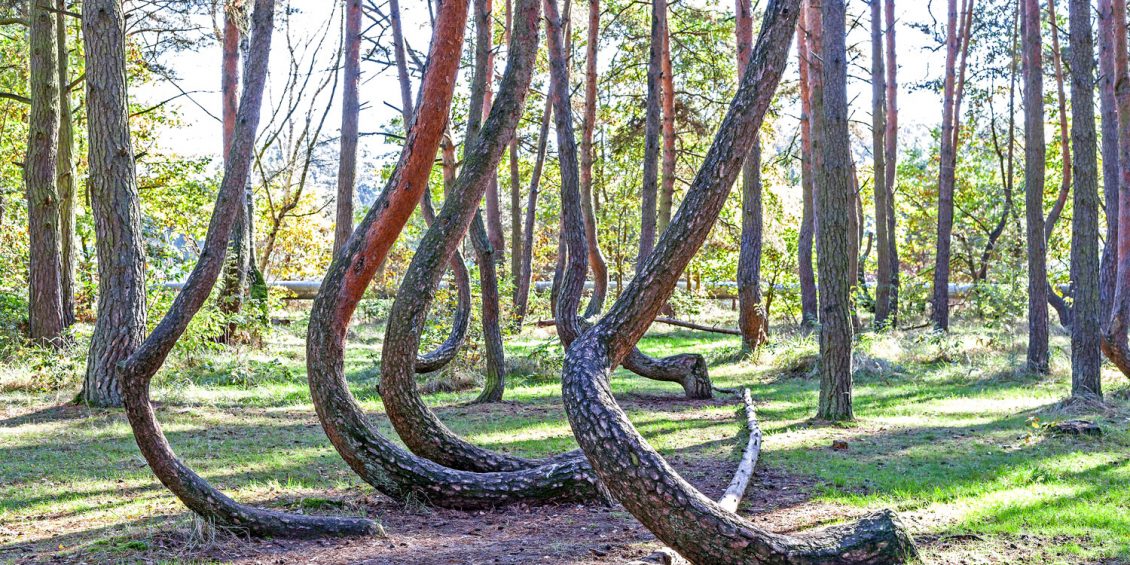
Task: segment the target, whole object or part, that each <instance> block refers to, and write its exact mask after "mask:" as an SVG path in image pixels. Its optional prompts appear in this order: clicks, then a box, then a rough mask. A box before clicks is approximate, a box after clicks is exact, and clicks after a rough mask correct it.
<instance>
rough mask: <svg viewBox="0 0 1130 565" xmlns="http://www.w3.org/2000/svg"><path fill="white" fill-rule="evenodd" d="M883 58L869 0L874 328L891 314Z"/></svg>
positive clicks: (876, 1) (879, 19)
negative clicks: (872, 156)
mask: <svg viewBox="0 0 1130 565" xmlns="http://www.w3.org/2000/svg"><path fill="white" fill-rule="evenodd" d="M886 71H887V69H886V65H885V64H884V61H883V7H882V4H881V0H871V153H872V154H873V155H874V160H873V161H872V171H873V176H874V182H872V185H873V186H874V187H875V260H876V261H875V262H876V264H877V270H876V274H875V327H876V328H886V327H890V315H891V281H892V275H891V271H892V268H891V257H890V255H891V242H890V240H889V238H890V237H891V236H890V234H889V232H888V229H889V228H890V222H889V221H888V220H887V212H888V210H889V209H890V207H891V206H890V205H889V204H888V202H887V200H888V199H889V198H890V196H889V195H888V193H887V191H888V190H889V189H890V185H889V183H887V162H886V158H887V154H886V142H887V114H886V112H887V84H886Z"/></svg>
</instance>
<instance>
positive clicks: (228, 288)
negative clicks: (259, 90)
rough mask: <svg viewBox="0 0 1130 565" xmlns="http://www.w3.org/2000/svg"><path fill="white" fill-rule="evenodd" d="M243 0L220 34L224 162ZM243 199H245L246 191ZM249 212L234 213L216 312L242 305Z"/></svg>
mask: <svg viewBox="0 0 1130 565" xmlns="http://www.w3.org/2000/svg"><path fill="white" fill-rule="evenodd" d="M242 11H243V3H242V2H231V3H228V4H225V5H224V37H223V49H222V54H221V57H222V58H221V64H220V93H221V98H222V100H223V104H222V106H223V107H222V125H223V137H222V139H223V155H224V164H225V167H226V165H227V162H228V160H229V159H230V158H231V155H230V154H231V146H232V139H233V138H234V136H235V121H236V114H237V112H238V109H239V47H240V41H241V37H240V35H241V32H240V27H241V26H240V20H241V19H243V14H242V13H241V12H242ZM243 198H244V199H247V198H248V195H247V191H244V193H243ZM250 219H251V218H250V215H249V213H248V208H247V205H246V202H245V203H244V205H243V206H242V207H241V209H240V210H239V211H238V212H236V217H235V223H234V224H233V225H232V234H231V242H230V244H229V247H228V256H227V261H226V263H225V264H224V273H223V279H222V281H221V285H220V298H219V306H220V311H221V312H223V313H224V314H227V315H228V316H232V315H234V314H237V313H238V312H239V311H240V310H241V309H242V308H243V299H244V290H245V289H246V288H247V283H248V273H249V271H250V255H251V240H250V238H249V237H248V230H249V228H250ZM238 326H239V325H238V324H237V323H236V322H234V321H232V322H229V323H228V324H227V326H226V328H225V330H224V335H223V336H222V337H221V340H222V341H224V342H228V341H230V340H232V339H234V338H235V333H236V331H237V330H238Z"/></svg>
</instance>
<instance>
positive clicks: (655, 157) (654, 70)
mask: <svg viewBox="0 0 1130 565" xmlns="http://www.w3.org/2000/svg"><path fill="white" fill-rule="evenodd" d="M666 22H667V1H666V0H652V1H651V47H650V48H649V51H648V52H649V57H648V63H647V102H646V107H645V119H644V132H643V137H644V150H643V184H642V185H641V186H640V250H639V255H637V256H636V265H639V264H640V263H643V260H644V259H646V258H647V256H648V255H650V254H651V250H652V249H654V248H655V222H656V214H657V210H656V207H657V202H656V200H657V198H658V193H659V151H660V148H659V144H660V135H661V131H660V130H661V129H662V125H661V123H660V122H661V121H662V119H661V118H662V112H661V107H662V106H661V102H660V98H662V92H661V91H662V89H663V87H662V84H661V80H662V75H663V62H662V61H663V35H662V34H663V29H664V28H665V27H666ZM637 269H638V267H637Z"/></svg>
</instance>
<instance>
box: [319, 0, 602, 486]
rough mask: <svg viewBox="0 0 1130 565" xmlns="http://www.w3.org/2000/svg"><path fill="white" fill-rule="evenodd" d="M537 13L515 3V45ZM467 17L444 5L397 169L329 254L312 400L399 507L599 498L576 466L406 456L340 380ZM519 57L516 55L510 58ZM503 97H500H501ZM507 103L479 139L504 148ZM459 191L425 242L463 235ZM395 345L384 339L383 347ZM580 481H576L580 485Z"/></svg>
mask: <svg viewBox="0 0 1130 565" xmlns="http://www.w3.org/2000/svg"><path fill="white" fill-rule="evenodd" d="M538 8H539V5H538V0H522V1H521V2H519V3H518V8H517V10H516V15H515V18H514V30H513V32H512V33H513V39H514V41H515V42H516V43H517V44H521V45H531V46H532V45H536V42H537V32H538V16H539V14H540V10H539V9H538ZM466 13H467V2H466V1H465V0H464V1H462V2H460V1H458V0H450V1H448V2H444V4H443V6H442V7H441V9H440V12H439V17H438V18H437V20H436V23H435V26H434V31H433V38H432V47H431V53H430V54H429V57H428V66H427V71H426V74H425V77H424V84H423V85H422V87H421V92H422V95H421V96H422V97H421V99H420V102H419V104H418V110H417V115H416V119H415V121H414V125H413V127H412V131H411V133H410V134H409V136H408V141H407V143H406V144H405V146H404V149H403V151H402V153H401V157H400V162H399V164H398V165H397V168H396V170H395V172H394V173H393V176H392V178H391V179H390V180H389V184H388V186H387V187H386V189H385V190H384V191H383V192H382V193H381V196H380V197H379V198H378V200H377V202H376V203H374V204H373V207H372V208H370V210H369V212H368V214H366V216H365V218H364V219H363V220H362V222H361V224H360V225H358V227H357V230H356V231H355V234H354V236H353V237H351V238H350V240H349V243H348V244H347V245H346V247H345V248H343V250H342V252H341V253H339V254H338V255H337V256H335V258H334V261H333V263H332V264H331V265H330V269H329V272H328V273H327V274H326V276H325V277H324V279H323V283H322V288H321V290H320V291H319V293H318V296H317V297H316V298H315V299H314V305H313V308H312V310H311V314H310V327H309V330H308V332H307V344H306V354H307V361H306V366H307V374H308V378H309V381H310V392H311V396H312V397H313V401H314V407H315V409H316V410H317V412H318V418H319V419H320V420H321V423H322V427H323V428H324V429H325V431H326V435H327V436H328V437H329V439H330V442H331V443H333V445H334V447H335V448H336V449H337V450H338V453H340V454H341V455H342V457H343V458H344V459H345V461H346V462H347V463H348V464H349V466H350V467H351V468H352V469H353V470H354V471H355V472H356V473H357V474H358V475H359V476H360V477H361V478H362V479H364V480H365V481H366V482H368V483H369V484H371V485H373V486H374V487H375V488H376V489H377V490H379V491H381V492H382V493H385V494H386V495H388V496H391V497H393V498H395V499H397V500H409V499H415V500H421V501H424V502H427V503H433V504H437V505H442V506H449V507H459V508H481V507H490V506H497V505H499V504H505V503H509V502H516V501H521V500H529V499H538V500H546V499H549V500H553V499H577V498H585V497H591V496H593V495H594V494H595V493H596V488H597V487H596V485H595V479H594V478H593V477H592V475H591V473H588V472H586V471H585V469H584V468H583V467H581V466H579V465H577V464H572V463H570V464H561V465H553V466H549V467H539V468H536V469H532V470H524V471H515V472H505V473H503V472H499V473H474V472H468V471H460V470H455V469H451V468H448V467H444V466H442V465H439V464H437V463H434V462H432V461H429V460H427V459H424V458H421V457H417V456H415V455H412V454H411V453H408V452H407V451H405V450H403V449H401V448H400V447H399V446H398V445H397V444H395V443H394V442H392V441H390V440H389V439H387V438H386V437H385V436H383V435H382V434H381V433H380V432H378V431H377V430H376V429H375V428H374V427H372V425H371V424H370V422H369V421H368V419H367V418H366V416H365V414H364V413H363V411H362V410H361V407H360V406H359V405H358V404H357V402H356V400H355V399H354V398H353V396H352V395H351V394H350V393H349V388H348V386H347V384H346V382H345V373H344V347H345V334H346V329H347V327H348V324H349V320H350V318H351V317H352V315H353V312H354V310H355V309H356V307H357V303H358V302H359V301H360V299H361V296H362V294H363V293H364V291H365V288H366V287H367V286H368V284H369V282H370V281H371V280H372V277H373V274H374V273H375V272H376V269H377V265H378V264H379V263H380V262H381V260H383V259H384V257H386V256H387V254H388V251H389V249H390V248H391V247H392V245H393V243H394V242H395V240H396V238H397V236H398V235H399V234H400V231H401V230H402V229H403V227H404V225H405V223H406V222H407V221H408V218H409V216H410V215H411V213H412V210H413V209H414V208H415V206H416V203H417V202H418V201H419V199H420V196H421V195H422V193H423V191H424V190H426V187H427V179H428V176H429V172H430V170H431V166H432V162H433V160H434V157H435V154H436V150H437V149H438V148H439V144H440V139H441V137H442V136H443V129H444V124H445V123H446V122H447V120H446V116H447V113H448V111H449V110H450V107H451V98H452V94H453V89H454V83H455V80H454V77H455V73H456V71H457V68H458V62H459V57H458V54H459V52H460V50H461V48H462V42H463V30H464V27H465V26H464V25H463V24H464V21H465V18H466ZM519 53H520V54H521V56H517V55H518V54H519ZM534 53H535V50H534V49H532V48H530V49H523V50H516V51H515V55H516V56H514V57H511V58H510V60H509V61H508V63H507V70H506V73H505V74H504V76H503V79H502V84H501V88H500V90H501V91H502V92H506V93H511V92H513V93H516V94H515V95H516V96H519V98H518V101H517V102H515V103H516V104H517V106H518V107H521V100H522V98H524V96H525V91H526V90H527V88H528V85H529V81H530V77H531V75H532V73H533V55H534ZM506 96H510V94H507V95H506ZM506 96H502V97H500V98H503V99H505V98H506ZM509 106H511V103H510V102H500V103H499V105H498V111H496V112H492V113H491V115H490V117H489V118H488V119H487V121H486V124H485V125H484V127H483V132H484V133H483V135H484V137H485V138H493V137H495V136H497V137H498V138H499V140H498V141H501V142H502V143H501V144H502V145H504V144H505V142H507V141H509V138H508V136H510V135H513V131H514V127H515V125H516V121H517V114H516V113H515V114H514V115H511V112H509V111H508V110H512V108H509ZM507 132H508V133H507ZM504 134H505V135H504ZM494 144H495V142H490V143H486V142H484V143H482V144H479V145H478V146H473V147H471V152H470V153H468V155H467V158H466V165H465V166H464V169H463V173H462V174H461V175H460V178H461V179H470V178H476V179H480V180H481V179H482V178H484V177H485V176H486V175H487V174H492V173H493V170H494V167H495V166H497V163H498V159H499V158H500V156H499V155H494V156H493V160H492V158H491V157H490V155H489V153H488V152H487V150H486V148H487V147H492V146H493V145H494ZM473 145H474V144H473ZM458 182H460V183H466V182H468V181H466V180H461V181H458ZM483 189H485V187H480V190H483ZM463 192H466V191H465V190H461V189H453V190H452V191H451V196H450V197H449V198H448V199H447V201H446V202H445V204H444V212H442V213H441V214H442V216H441V217H440V218H439V219H437V221H436V223H435V224H433V228H432V229H429V230H428V234H427V235H426V236H425V237H427V236H428V235H431V234H436V235H435V236H433V237H439V234H440V232H441V230H451V229H454V230H455V231H457V232H459V234H460V235H461V233H462V232H463V231H465V230H466V224H464V225H463V226H450V225H448V222H447V220H446V219H444V218H446V216H447V215H448V214H449V212H448V208H453V207H457V206H458V204H457V203H458V202H459V201H458V198H459V195H461V194H462V193H463ZM479 198H480V199H481V193H480V195H479ZM477 202H478V200H476V205H477ZM468 222H469V220H468ZM436 255H439V254H436ZM421 260H422V259H421ZM436 260H437V261H438V262H439V263H438V264H439V265H443V264H444V263H445V262H446V261H447V258H446V257H436ZM405 284H408V283H407V282H406V283H405ZM433 288H434V285H433ZM414 290H416V291H420V292H425V293H427V292H434V290H433V291H428V290H427V289H422V290H421V289H419V287H414ZM400 341H401V340H399V339H395V340H387V341H386V344H390V343H393V342H395V343H399V342H400ZM387 347H389V345H386V353H387ZM392 347H395V345H393V346H392ZM407 355H408V356H407V357H406V363H398V364H395V365H396V367H394V364H392V363H387V364H386V365H387V366H388V367H389V368H390V369H393V370H395V369H396V368H398V367H402V366H405V365H406V366H409V367H410V366H411V364H412V359H413V358H414V356H415V355H416V350H415V348H414V347H413V348H412V349H411V351H409V352H407ZM385 378H389V377H385ZM393 378H395V377H393ZM577 477H581V478H580V479H579V480H578V478H577ZM578 483H580V484H578Z"/></svg>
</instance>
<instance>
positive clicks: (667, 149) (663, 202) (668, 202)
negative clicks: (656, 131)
mask: <svg viewBox="0 0 1130 565" xmlns="http://www.w3.org/2000/svg"><path fill="white" fill-rule="evenodd" d="M663 10H664V12H663V22H662V23H663V29H662V30H661V32H660V36H661V38H662V40H663V41H662V44H661V47H662V49H661V50H660V53H659V70H660V74H659V85H660V87H661V88H660V92H661V93H662V96H661V105H662V107H663V122H662V130H663V174H662V176H661V177H660V178H661V184H660V186H659V204H658V207H659V209H658V212H657V218H656V233H657V234H658V235H661V234H662V233H663V230H666V229H667V224H669V223H671V206H672V204H673V201H674V200H675V166H676V162H675V159H676V154H675V76H674V71H673V69H672V67H671V25H670V23H669V20H668V14H667V6H666V0H664V7H663Z"/></svg>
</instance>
